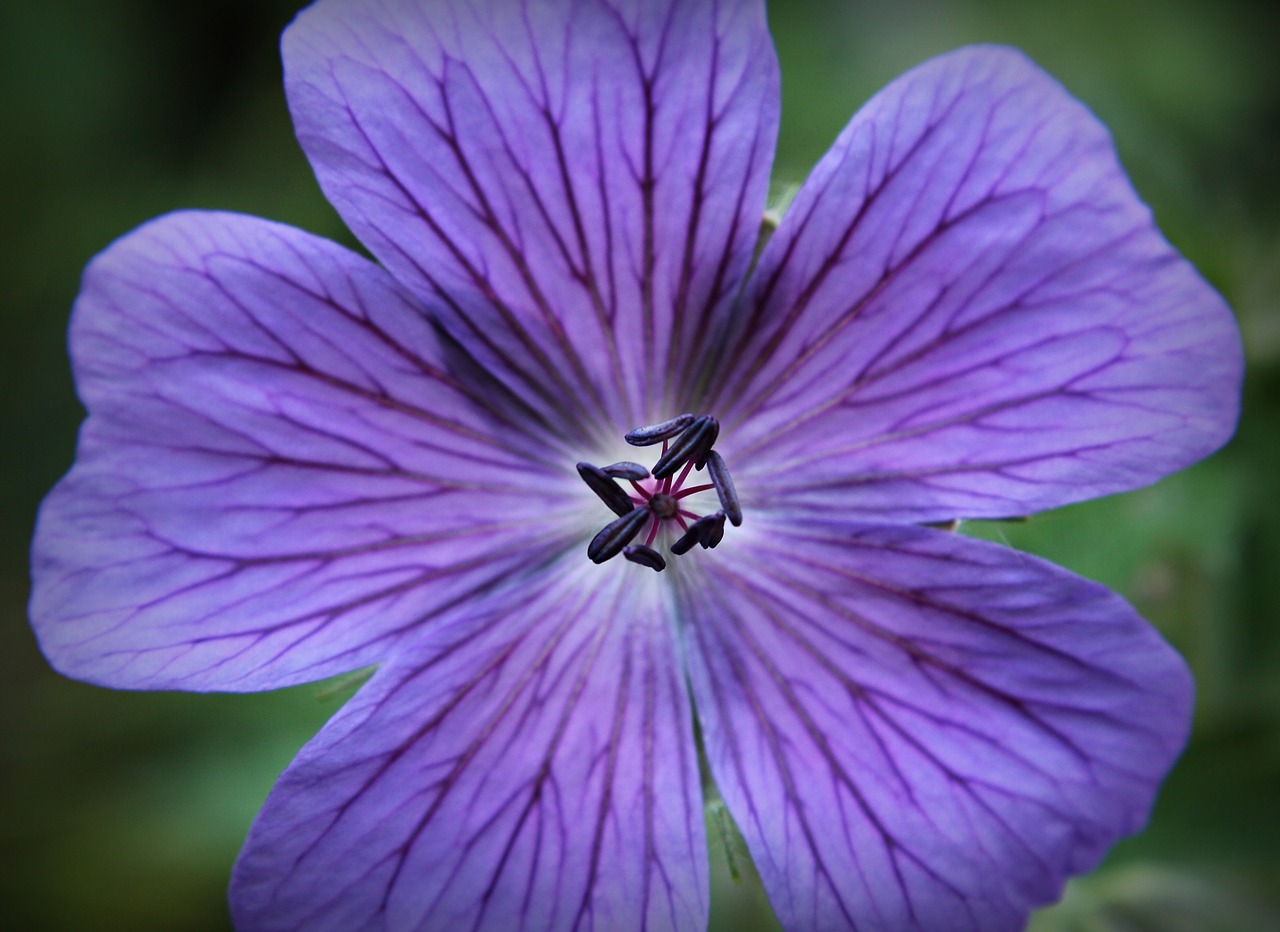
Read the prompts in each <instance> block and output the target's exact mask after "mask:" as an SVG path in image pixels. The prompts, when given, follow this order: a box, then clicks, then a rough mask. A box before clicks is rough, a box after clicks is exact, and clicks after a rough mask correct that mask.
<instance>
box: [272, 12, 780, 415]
mask: <svg viewBox="0 0 1280 932" xmlns="http://www.w3.org/2000/svg"><path fill="white" fill-rule="evenodd" d="M284 59H285V80H286V89H287V91H288V95H289V102H290V107H291V109H292V111H293V117H294V123H295V125H296V127H297V132H298V138H299V140H300V141H301V143H302V146H303V148H304V149H305V150H306V152H307V155H308V157H309V158H310V159H311V162H312V165H313V166H314V168H315V170H316V174H317V177H318V178H319V180H320V183H321V185H322V187H323V188H324V190H325V192H326V194H327V195H328V197H329V199H330V200H331V201H332V202H333V204H334V205H335V206H336V207H337V209H338V211H339V212H340V213H341V214H342V216H343V218H344V219H345V220H346V221H347V222H348V224H349V225H350V226H351V228H352V230H354V231H355V233H356V235H357V236H359V237H360V239H361V241H362V242H364V243H365V245H366V246H368V248H369V249H370V250H371V251H372V252H373V253H374V254H375V255H376V256H377V257H378V258H379V259H380V260H381V261H382V262H383V263H384V264H385V265H386V266H387V268H389V269H390V270H391V271H392V272H394V273H395V274H396V275H397V276H398V277H399V278H400V279H401V280H402V281H404V282H405V283H406V284H407V285H409V286H410V287H411V288H412V289H413V290H415V291H416V292H417V293H418V294H419V295H421V296H425V297H426V298H427V299H428V300H429V302H430V303H431V305H432V307H433V309H437V312H438V314H439V316H440V319H441V320H442V321H443V322H444V324H445V326H446V327H448V328H449V330H450V331H451V332H452V333H453V334H454V335H455V336H456V337H457V338H458V339H459V341H461V342H462V343H463V344H464V345H465V346H466V347H467V349H468V350H469V351H470V352H473V353H474V354H475V355H476V357H477V359H479V360H480V361H481V363H482V364H484V365H485V366H486V367H487V368H489V369H491V370H492V371H494V372H495V373H497V374H498V375H499V376H500V377H501V378H502V379H503V380H504V381H505V382H506V383H507V384H508V385H509V386H511V387H512V388H513V389H515V390H517V391H519V392H520V393H521V394H522V395H524V396H525V397H527V399H528V400H529V401H530V403H531V404H534V405H536V406H538V407H539V409H540V410H542V411H544V412H546V413H547V414H548V416H551V417H558V418H560V419H561V421H562V423H563V424H564V425H565V428H566V429H567V430H570V431H572V432H574V433H578V434H580V433H581V432H582V431H583V429H584V427H583V425H584V424H603V423H609V424H612V425H623V427H622V428H621V429H629V428H630V427H631V426H634V425H636V424H640V423H647V422H649V421H652V420H657V419H660V418H662V417H667V416H670V411H671V410H673V409H672V408H671V407H670V406H671V405H672V404H680V403H682V401H683V396H684V394H685V391H684V390H685V389H687V388H688V386H687V385H685V384H683V383H685V382H688V381H692V380H694V379H696V378H697V377H698V376H699V375H700V374H701V372H700V365H699V364H700V363H701V362H703V361H704V359H705V357H706V356H707V355H708V354H709V353H710V349H709V347H710V341H709V339H708V335H709V334H710V333H711V332H712V331H713V330H714V329H715V328H716V326H717V323H718V319H719V318H720V317H722V315H723V313H724V312H726V310H727V305H728V302H729V300H730V299H731V298H732V297H733V295H734V293H735V292H736V290H737V289H738V287H739V284H740V280H741V278H742V276H743V275H744V274H745V271H746V269H747V266H748V264H749V262H750V259H751V255H752V250H753V247H754V245H755V240H756V235H757V232H758V229H759V223H760V215H761V212H762V210H763V207H764V199H765V194H766V187H767V182H768V172H769V166H770V163H771V160H772V156H773V144H774V140H775V137H776V133H777V121H778V90H777V83H778V75H777V63H776V59H775V56H774V52H773V46H772V43H771V40H770V38H769V35H768V30H767V24H766V22H765V15H764V5H763V3H762V2H761V0H706V2H701V0H700V2H696V3H690V2H686V0H552V2H531V0H386V2H366V0H321V2H319V3H316V4H315V5H314V6H312V7H310V8H309V9H307V10H306V11H304V12H303V13H302V14H301V15H300V16H299V17H298V19H297V20H296V21H295V22H294V24H293V25H292V26H291V27H290V28H289V30H288V31H287V32H286V34H285V38H284ZM437 305H438V308H437ZM673 399H674V400H673Z"/></svg>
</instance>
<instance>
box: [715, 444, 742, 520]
mask: <svg viewBox="0 0 1280 932" xmlns="http://www.w3.org/2000/svg"><path fill="white" fill-rule="evenodd" d="M707 473H708V475H710V476H711V484H712V485H714V486H715V487H716V495H718V496H719V497H720V507H721V508H723V509H724V514H725V517H726V518H728V519H729V523H730V524H732V525H733V526H734V527H740V526H741V525H742V503H741V502H739V501H738V490H737V489H735V488H734V487H733V479H732V478H731V477H730V476H729V467H728V466H726V465H725V464H724V457H723V456H721V455H720V454H719V453H717V452H715V451H714V450H712V451H711V452H710V453H708V454H707Z"/></svg>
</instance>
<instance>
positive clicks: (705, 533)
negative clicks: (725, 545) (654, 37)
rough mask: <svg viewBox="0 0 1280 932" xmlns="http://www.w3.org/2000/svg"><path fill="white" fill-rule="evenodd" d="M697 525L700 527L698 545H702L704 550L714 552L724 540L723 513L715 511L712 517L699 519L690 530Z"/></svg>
mask: <svg viewBox="0 0 1280 932" xmlns="http://www.w3.org/2000/svg"><path fill="white" fill-rule="evenodd" d="M699 524H700V525H702V536H701V537H699V538H698V543H700V544H702V549H704V550H714V549H715V547H716V545H717V544H719V543H720V541H722V540H724V512H723V511H717V512H716V513H715V514H713V515H707V516H706V517H705V518H699V519H698V520H697V521H695V522H693V524H692V525H690V528H692V527H694V526H695V525H699Z"/></svg>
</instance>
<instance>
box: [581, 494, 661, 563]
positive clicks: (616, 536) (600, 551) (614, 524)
mask: <svg viewBox="0 0 1280 932" xmlns="http://www.w3.org/2000/svg"><path fill="white" fill-rule="evenodd" d="M649 515H650V511H649V509H648V508H646V507H645V506H644V505H637V506H636V507H635V508H633V509H632V510H631V511H629V512H628V513H627V514H625V515H623V516H622V517H621V518H615V519H614V520H612V521H610V522H609V523H608V524H606V525H605V526H604V530H602V531H601V532H600V533H599V534H597V535H596V536H595V537H593V538H591V543H589V544H587V556H588V557H590V558H591V562H592V563H603V562H605V561H606V560H612V559H613V558H614V557H616V556H617V555H618V554H620V553H622V551H623V548H625V547H626V546H627V544H629V543H631V538H633V537H635V536H636V535H637V534H639V533H640V529H641V528H642V527H644V524H645V522H646V521H648V520H649Z"/></svg>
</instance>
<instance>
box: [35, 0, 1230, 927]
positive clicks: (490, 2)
mask: <svg viewBox="0 0 1280 932" xmlns="http://www.w3.org/2000/svg"><path fill="white" fill-rule="evenodd" d="M283 45H284V62H285V78H286V90H287V93H288V99H289V105H290V107H291V109H292V114H293V119H294V121H295V124H296V127H297V132H298V138H299V139H300V141H301V144H302V146H303V148H304V149H305V151H306V153H307V156H308V157H309V158H310V160H311V163H312V165H313V167H314V169H315V172H316V174H317V176H318V178H319V180H320V184H321V186H322V187H323V189H324V191H325V193H326V194H327V196H328V197H329V199H330V200H331V201H332V203H333V204H334V205H335V207H336V208H337V209H338V211H339V212H340V213H341V215H342V216H343V218H344V219H345V220H346V222H347V223H348V224H349V225H350V227H351V229H352V230H353V231H354V232H355V234H356V235H357V236H358V237H359V239H360V241H361V242H362V243H363V244H364V245H365V246H366V247H367V248H368V250H369V251H370V252H371V253H372V254H373V256H374V257H376V260H377V264H375V263H374V262H373V261H370V260H368V259H366V258H363V257H362V256H360V255H356V254H354V253H352V252H349V251H347V250H345V249H343V248H341V247H339V246H337V245H334V244H332V243H329V242H325V241H323V240H320V239H317V238H315V237H313V236H310V235H308V234H306V233H303V232H300V231H298V230H295V229H291V228H288V227H283V226H279V225H275V224H272V223H269V222H267V221H264V220H259V219H255V218H251V217H245V216H233V215H228V214H218V213H204V212H199V213H197V212H190V213H179V214H173V215H169V216H166V217H162V218H160V219H158V220H155V221H154V222H152V223H149V224H147V225H145V226H143V227H142V228H141V229H139V230H136V231H135V232H133V233H130V234H129V235H127V236H125V237H123V238H122V239H121V240H119V241H118V242H116V243H114V244H113V245H111V246H110V247H109V248H108V249H107V250H106V251H105V252H104V253H102V254H101V255H100V256H98V257H97V258H96V259H95V260H94V261H93V262H92V264H91V265H90V266H89V268H88V271H87V272H86V274H85V278H84V284H83V290H82V292H81V294H80V297H79V299H78V301H77V303H76V307H75V311H74V315H73V320H72V326H71V348H72V356H73V359H74V363H75V371H76V378H77V380H78V384H79V389H80V392H81V397H82V398H83V400H84V403H85V405H86V407H87V408H88V411H89V417H88V420H87V421H86V423H85V425H84V428H83V430H82V433H81V436H80V445H79V450H78V453H77V459H76V463H75V465H74V467H73V468H72V470H71V472H70V473H69V474H68V475H67V477H66V478H65V479H63V480H62V481H61V482H60V483H59V485H58V486H57V488H56V489H54V491H53V492H52V494H51V495H50V496H49V498H48V500H47V501H46V502H45V504H44V506H43V510H42V512H41V515H40V520H39V526H38V530H37V534H36V540H35V545H34V573H35V591H34V595H33V598H32V606H31V611H32V618H33V621H34V625H35V629H36V632H37V634H38V636H39V638H40V642H41V645H42V647H43V649H44V651H45V652H46V654H47V655H48V657H49V659H50V660H51V662H52V663H53V664H54V665H55V666H56V667H57V668H58V669H59V670H61V671H63V672H65V673H66V674H68V675H70V676H74V677H78V678H81V679H84V680H88V681H90V682H94V683H99V684H102V685H105V686H113V687H119V688H128V689H189V690H258V689H273V688H276V687H282V686H288V685H291V684H296V683H301V682H305V681H309V680H315V679H318V678H321V677H327V676H331V675H334V674H337V673H340V672H343V671H349V670H353V669H356V668H361V667H364V666H367V665H374V664H376V665H377V670H376V673H374V674H373V676H372V678H371V679H370V680H369V681H368V682H367V683H366V684H365V685H364V686H363V687H362V688H361V689H360V691H359V692H358V693H357V694H356V695H355V697H354V698H352V699H351V700H350V701H349V702H348V703H347V704H346V706H345V707H344V708H343V709H342V710H341V711H340V712H339V713H338V714H337V715H335V716H334V718H333V720H332V721H330V722H329V724H328V725H326V726H325V728H324V729H323V730H322V731H321V732H320V734H319V735H318V736H317V737H316V738H315V739H314V740H313V741H311V742H310V743H309V744H308V745H307V746H306V747H305V748H304V749H303V750H302V751H301V752H300V753H299V755H298V757H297V759H296V760H295V761H294V762H293V764H292V765H291V766H290V767H289V768H288V770H287V771H286V772H285V773H284V775H283V776H282V777H281V778H280V781H279V783H278V784H277V785H276V787H275V789H274V790H273V791H272V793H271V795H270V797H269V798H268V800H267V802H266V804H265V807H264V808H263V810H262V812H261V814H260V815H259V817H258V819H257V821H256V823H255V824H254V826H253V829H252V831H251V833H250V835H249V838H248V841H247V842H246V844H245V848H244V851H243V853H242V854H241V856H240V859H239V861H238V863H237V864H236V867H235V871H234V876H233V880H232V884H231V892H230V898H231V907H232V912H233V915H234V919H235V921H236V922H237V924H238V925H239V926H241V927H243V928H245V929H286V928H288V929H292V928H300V929H308V930H315V929H321V930H323V929H332V930H348V929H364V928H390V929H423V930H445V929H447V930H454V929H494V930H559V929H588V928H590V929H597V930H626V929H641V928H645V929H688V930H694V929H700V928H703V927H704V926H705V925H706V923H707V915H708V896H709V894H708V858H707V839H706V837H705V834H704V827H703V826H704V823H703V815H702V813H703V790H702V780H701V777H700V767H699V750H698V746H697V744H696V743H695V722H696V729H697V732H696V733H697V734H698V735H700V740H701V742H702V748H703V749H704V751H705V760H706V763H707V767H708V769H709V771H710V773H711V775H712V776H713V777H714V780H715V783H716V784H717V785H718V787H719V791H720V793H721V794H722V796H723V799H724V802H725V804H726V805H727V807H728V809H729V811H730V812H731V813H732V814H733V816H734V818H735V819H736V821H737V823H738V825H739V826H740V828H741V831H742V835H743V836H744V838H745V840H746V843H747V845H748V847H749V849H750V851H751V854H752V856H753V858H754V860H755V864H756V866H757V868H758V870H759V874H760V877H761V879H762V881H763V883H764V886H765V888H766V889H767V891H768V894H769V897H770V900H771V902H772V904H773V907H774V908H775V910H776V912H777V914H778V916H779V917H780V919H781V921H782V923H783V925H784V926H786V927H787V928H788V929H793V930H801V932H807V930H814V929H843V928H858V929H882V930H899V929H908V928H919V929H929V930H936V929H983V930H991V929H1009V928H1016V927H1018V926H1020V925H1021V924H1022V923H1023V922H1024V921H1025V918H1026V916H1027V913H1028V911H1029V910H1030V909H1031V908H1033V907H1034V906H1035V905H1037V904H1041V903H1045V902H1048V901H1051V900H1053V899H1054V898H1055V897H1056V896H1058V895H1059V894H1060V891H1061V888H1062V884H1063V883H1064V881H1065V879H1066V878H1067V877H1068V876H1069V875H1071V874H1075V873H1079V872H1082V871H1087V870H1089V869H1090V868H1091V867H1093V866H1094V865H1095V864H1097V863H1098V861H1099V859H1100V858H1101V857H1102V855H1103V853H1104V852H1105V851H1106V850H1107V848H1108V846H1109V845H1111V844H1112V843H1113V842H1114V841H1115V840H1116V839H1117V838H1118V837H1120V836H1122V835H1124V834H1126V833H1130V832H1133V831H1135V830H1137V829H1138V828H1139V827H1140V826H1141V825H1142V824H1143V822H1144V820H1145V819H1146V816H1147V812H1148V809H1149V807H1150V805H1151V802H1152V798H1153V795H1154V793H1155V791H1156V787H1157V784H1158V783H1159V781H1160V779H1161V777H1162V776H1163V775H1164V773H1165V772H1166V770H1167V769H1168V768H1169V766H1170V764H1171V762H1172V761H1173V760H1174V758H1175V757H1176V755H1177V754H1178V752H1179V750H1180V749H1181V747H1182V745H1183V743H1184V740H1185V737H1186V732H1187V727H1188V720H1189V712H1190V707H1191V683H1190V679H1189V676H1188V673H1187V670H1186V668H1185V667H1184V665H1183V663H1182V661H1181V660H1180V659H1179V657H1178V656H1177V655H1176V654H1175V653H1174V652H1173V651H1172V650H1171V649H1170V648H1169V647H1168V646H1167V645H1166V644H1165V642H1164V641H1163V640H1162V639H1161V638H1160V637H1159V635H1157V634H1156V632H1155V631H1154V630H1153V629H1151V628H1150V627H1149V626H1148V625H1147V624H1146V623H1145V622H1143V621H1142V620H1141V619H1140V618H1139V617H1138V616H1137V615H1136V614H1135V613H1134V611H1133V610H1132V609H1131V608H1130V607H1129V606H1128V605H1127V604H1126V603H1125V602H1124V601H1122V600H1121V599H1120V598H1119V597H1117V596H1115V595H1114V594H1112V593H1110V592H1108V591H1106V590H1105V589H1103V588H1101V587H1099V586H1097V585H1095V584H1093V583H1090V582H1088V581H1085V580H1082V579H1079V578H1077V577H1075V576H1073V575H1071V574H1069V573H1067V572H1065V571H1063V570H1061V569H1058V568H1055V567H1053V566H1051V565H1049V564H1047V563H1044V562H1042V561H1040V560H1038V559H1035V558H1033V557H1030V556H1026V555H1023V554H1021V553H1017V552H1014V551H1012V550H1010V549H1007V548H1003V547H998V546H995V545H992V544H987V543H984V542H980V541H977V540H973V539H970V538H967V537H965V536H963V535H961V534H957V533H951V532H948V531H947V530H944V529H939V528H938V527H936V526H935V525H938V524H942V523H946V522H950V521H952V520H954V519H957V518H979V519H981V518H1002V517H1009V516H1017V515H1024V514H1027V513H1029V512H1033V511H1036V510H1038V509H1045V508H1053V507H1056V506H1059V505H1064V504H1067V503H1069V502H1075V501H1080V500H1082V499H1088V498H1092V497H1095V496H1100V495H1106V494H1110V493H1114V492H1120V491H1123V490H1127V489H1133V488H1136V487H1139V486H1143V485H1146V484H1148V483H1150V482H1153V481H1154V480H1156V479H1159V478H1160V477H1162V476H1164V475H1166V474H1168V473H1170V472H1172V471H1174V470H1176V469H1179V468H1181V467H1184V466H1186V465H1188V464H1189V463H1192V462H1194V461H1196V460H1198V459H1200V458H1201V457H1203V456H1205V455H1206V454H1208V453H1209V452H1211V451H1212V450H1214V449H1215V448H1217V447H1218V446H1219V445H1220V444H1222V443H1223V442H1224V441H1225V440H1226V438H1227V437H1228V436H1229V435H1230V433H1231V431H1232V429H1233V426H1234V422H1235V418H1236V411H1237V403H1238V394H1239V381H1240V376H1241V357H1240V350H1239V342H1238V334H1237V332H1236V329H1235V327H1234V324H1233V322H1232V319H1231V316H1230V313H1229V312H1228V310H1227V308H1226V307H1225V306H1224V304H1223V302H1222V300H1221V299H1220V298H1219V297H1218V296H1217V294H1215V293H1214V291H1213V290H1212V289H1211V288H1210V287H1209V286H1208V285H1206V284H1205V283H1204V281H1203V280H1202V279H1201V278H1200V277H1199V276H1198V275H1197V274H1196V273H1195V271H1194V270H1193V269H1192V268H1191V267H1190V266H1189V265H1188V264H1187V263H1186V262H1185V261H1184V260H1183V259H1182V258H1180V257H1179V256H1178V255H1177V254H1176V253H1175V252H1174V251H1173V250H1172V249H1171V247H1170V246H1169V245H1168V244H1167V243H1166V242H1165V241H1164V240H1163V239H1162V238H1161V236H1160V235H1159V233H1158V232H1157V231H1156V229H1155V228H1154V226H1153V225H1152V221H1151V218H1150V215H1149V212H1148V211H1147V209H1146V208H1145V207H1144V206H1143V205H1142V204H1141V203H1140V202H1139V201H1138V199H1137V197H1136V196H1135V194H1134V192H1133V191H1132V189H1131V188H1130V186H1129V184H1128V182H1127V180H1126V178H1125V176H1124V174H1123V172H1122V170H1121V169H1120V167H1119V165H1118V163H1117V161H1116V157H1115V154H1114V151H1113V148H1112V144H1111V142H1110V139H1109V137H1108V135H1107V132H1106V131H1105V129H1104V128H1103V127H1102V126H1101V125H1099V123H1098V122H1097V121H1096V120H1095V119H1094V118H1093V117H1092V116H1091V115H1090V114H1089V112H1088V111H1087V110H1086V109H1085V108H1084V107H1083V106H1081V105H1080V104H1079V103H1077V102H1076V101H1075V100H1073V99H1072V98H1071V97H1070V96H1068V94H1067V93H1066V92H1065V91H1064V90H1063V89H1062V88H1061V87H1060V86H1059V85H1058V84H1057V83H1055V82H1054V80H1053V79H1051V78H1050V77H1048V76H1047V75H1045V74H1044V73H1043V72H1041V71H1040V70H1038V69H1037V68H1036V66H1034V65H1033V64H1032V63H1030V62H1029V61H1028V60H1027V59H1026V58H1024V57H1023V56H1022V55H1021V54H1019V53H1017V52H1015V51H1012V50H1009V49H1004V48H995V47H978V48H968V49H962V50H960V51H957V52H954V53H952V54H948V55H944V56H942V57H940V58H937V59H935V60H933V61H930V62H928V63H926V64H924V65H922V66H920V67H919V68H917V69H915V70H914V71H911V72H909V73H908V74H906V75H904V76H903V77H901V78H899V79H898V80H896V81H895V82H893V83H892V84H891V85H889V87H888V88H886V89H885V90H884V91H882V92H881V93H880V94H878V95H877V96H876V97H875V98H874V99H873V100H871V102H870V103H868V104H867V105H866V106H865V107H864V108H863V109H862V110H861V111H860V112H859V113H858V114H857V115H856V116H855V117H854V118H853V120H852V122H851V123H850V124H849V126H848V128H847V129H845V131H844V132H843V133H842V134H841V135H840V137H839V138H838V139H837V140H836V142H835V144H834V146H833V147H832V148H831V151H830V152H829V153H828V154H827V155H826V156H825V157H824V158H823V159H822V161H821V162H820V163H819V164H818V166H817V168H816V169H815V170H814V172H813V174H812V175H811V176H810V177H809V179H808V180H807V181H806V182H805V183H804V185H803V186H802V187H801V188H800V190H799V193H798V195H797V196H796V198H795V200H794V203H793V204H792V206H791V207H790V208H789V210H788V211H787V213H786V215H785V217H784V218H783V219H782V221H781V225H780V226H779V227H778V228H777V230H776V232H775V233H774V234H773V235H772V237H771V238H770V239H769V240H768V242H767V244H766V245H765V246H764V248H763V250H762V251H761V252H760V253H759V255H758V257H757V255H756V247H757V240H758V238H759V237H758V233H759V231H760V228H761V217H762V215H763V211H764V202H765V196H766V187H767V182H768V175H769V168H770V160H771V156H772V150H773V144H774V139H775V134H776V128H777V122H778V74H777V68H776V61H775V57H774V53H773V49H772V46H771V43H770V38H769V34H768V31H767V28H766V21H765V10H764V8H763V5H762V2H761V0H705V2H704V0H545V2H538V0H524V2H516V0H381V2H371V0H321V2H319V3H317V4H315V5H314V6H312V7H310V8H308V9H307V10H305V11H304V12H303V13H301V14H300V15H299V16H298V18H297V20H296V21H295V22H294V23H293V24H292V25H291V26H290V27H289V29H288V31H287V32H286V34H285V36H284V43H283ZM628 434H630V435H631V436H630V438H629V441H628V440H624V437H625V436H626V435H628Z"/></svg>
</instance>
